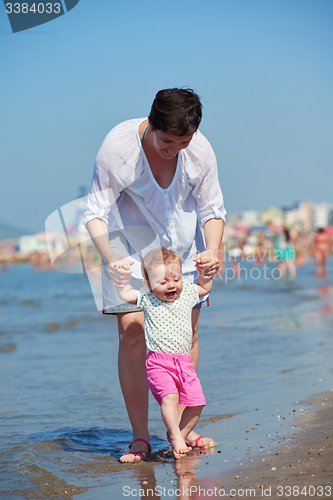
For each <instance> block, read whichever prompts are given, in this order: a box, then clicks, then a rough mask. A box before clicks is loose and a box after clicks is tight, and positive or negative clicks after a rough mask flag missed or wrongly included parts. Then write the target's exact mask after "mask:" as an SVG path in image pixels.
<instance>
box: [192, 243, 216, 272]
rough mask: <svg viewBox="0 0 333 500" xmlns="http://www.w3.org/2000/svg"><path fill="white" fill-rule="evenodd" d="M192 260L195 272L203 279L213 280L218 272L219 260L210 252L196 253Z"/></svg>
mask: <svg viewBox="0 0 333 500" xmlns="http://www.w3.org/2000/svg"><path fill="white" fill-rule="evenodd" d="M193 260H194V262H195V263H196V264H195V267H196V268H197V271H198V272H199V274H200V275H201V276H204V277H205V278H213V277H214V276H215V274H217V273H218V271H219V265H220V264H219V259H218V257H217V256H216V255H214V254H213V252H212V251H211V250H205V251H204V252H201V253H198V254H197V255H196V256H195V257H194V259H193Z"/></svg>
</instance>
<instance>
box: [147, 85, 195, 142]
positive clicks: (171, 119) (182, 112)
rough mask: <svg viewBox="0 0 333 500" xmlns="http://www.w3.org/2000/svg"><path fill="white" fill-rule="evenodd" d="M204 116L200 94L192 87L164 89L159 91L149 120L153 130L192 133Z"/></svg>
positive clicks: (183, 133) (173, 133)
mask: <svg viewBox="0 0 333 500" xmlns="http://www.w3.org/2000/svg"><path fill="white" fill-rule="evenodd" d="M201 117H202V105H201V102H200V98H199V96H198V95H197V94H196V93H195V92H194V91H193V90H192V89H177V88H175V89H164V90H160V91H159V92H157V94H156V96H155V99H154V102H153V104H152V107H151V110H150V115H149V117H148V118H149V121H150V125H151V129H152V130H160V131H161V132H167V133H169V134H172V135H178V136H182V135H191V134H194V132H195V131H196V130H197V129H198V127H199V124H200V122H201Z"/></svg>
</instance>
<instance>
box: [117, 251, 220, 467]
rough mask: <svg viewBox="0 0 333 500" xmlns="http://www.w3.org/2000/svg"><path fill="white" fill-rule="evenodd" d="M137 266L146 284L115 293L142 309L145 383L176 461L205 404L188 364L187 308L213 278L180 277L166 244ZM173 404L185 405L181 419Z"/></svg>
mask: <svg viewBox="0 0 333 500" xmlns="http://www.w3.org/2000/svg"><path fill="white" fill-rule="evenodd" d="M141 268H142V275H143V277H144V280H143V285H144V287H145V288H142V289H141V290H140V291H137V290H133V289H131V287H130V285H126V286H125V287H123V288H120V287H118V288H117V293H118V295H119V297H120V298H121V299H122V300H123V301H124V302H128V303H130V304H137V305H138V307H140V308H141V309H142V310H143V312H144V325H145V338H146V344H147V348H148V351H149V353H148V357H147V361H146V375H147V382H148V386H149V388H150V390H151V392H152V394H153V396H154V397H155V399H156V401H157V402H158V403H159V404H160V406H161V414H162V418H163V421H164V423H165V426H166V428H167V430H168V432H167V437H168V440H169V442H170V443H171V445H172V447H173V453H174V456H175V458H176V459H178V458H181V456H184V455H185V454H186V453H188V452H189V451H191V449H192V448H191V447H190V446H187V445H186V443H185V440H186V438H187V436H188V435H189V433H190V432H191V431H192V430H193V429H194V427H195V425H196V424H197V422H198V420H199V417H200V414H201V411H202V408H203V406H205V404H206V401H205V397H204V395H203V392H202V388H201V385H200V381H199V379H198V377H197V374H196V372H195V366H194V364H193V363H191V347H192V308H193V307H194V306H195V305H196V304H197V303H198V302H199V297H203V296H205V295H207V294H208V293H209V292H210V290H211V288H212V280H211V278H205V277H203V276H201V275H199V279H198V283H197V284H193V283H192V284H190V283H188V282H187V281H186V280H183V279H182V266H181V260H180V258H179V256H178V255H177V254H176V253H175V252H173V251H172V250H167V249H165V248H162V249H161V248H158V249H154V250H151V251H150V252H148V253H147V254H146V255H145V257H144V259H143V260H142V263H141ZM178 405H183V406H185V407H186V408H185V410H184V411H183V414H182V417H181V420H180V422H179V419H178Z"/></svg>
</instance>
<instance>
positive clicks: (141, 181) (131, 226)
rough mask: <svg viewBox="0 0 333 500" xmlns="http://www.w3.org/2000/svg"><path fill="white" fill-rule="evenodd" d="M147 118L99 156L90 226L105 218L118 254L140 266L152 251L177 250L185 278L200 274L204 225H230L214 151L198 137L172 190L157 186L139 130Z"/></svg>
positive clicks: (126, 125)
mask: <svg viewBox="0 0 333 500" xmlns="http://www.w3.org/2000/svg"><path fill="white" fill-rule="evenodd" d="M145 119H146V118H141V119H133V120H128V121H125V122H123V123H120V124H119V125H117V126H116V127H115V128H113V129H112V130H111V132H110V133H109V134H108V135H107V136H106V138H105V140H104V142H103V144H102V147H101V149H100V150H99V152H98V155H97V158H96V163H95V168H94V174H93V180H92V186H91V192H90V195H89V198H88V203H87V210H86V212H85V223H87V222H88V221H90V220H92V219H95V218H99V219H102V220H103V221H104V222H105V223H106V224H107V226H108V231H109V237H110V242H111V246H112V248H113V249H114V250H115V251H116V252H117V253H119V254H121V255H124V256H130V257H131V258H133V259H134V260H135V261H136V264H135V265H134V266H133V271H134V276H135V277H137V278H142V276H141V270H140V260H141V259H140V256H142V255H144V253H145V252H146V251H148V250H149V249H150V248H152V247H156V246H164V247H167V248H171V249H172V250H174V251H175V252H177V254H178V255H179V256H180V257H181V259H182V263H183V264H182V265H183V273H184V274H187V273H190V274H191V273H194V272H195V267H194V262H193V257H194V256H195V255H196V254H197V253H199V252H201V251H203V249H204V245H203V239H202V234H201V231H200V228H199V223H198V213H199V216H200V219H201V224H202V225H204V224H205V222H207V221H208V220H209V219H211V218H216V219H219V218H221V219H225V214H226V211H225V209H224V205H223V196H222V192H221V188H220V185H219V181H218V172H217V164H216V158H215V155H214V151H213V149H212V147H211V145H210V144H209V142H208V141H207V139H206V138H205V137H204V136H203V135H202V134H201V133H200V132H199V131H197V132H196V133H195V134H194V135H193V138H192V140H191V142H190V144H189V146H188V147H187V148H186V149H183V150H181V151H180V152H179V154H178V161H177V168H176V172H175V175H174V178H173V180H172V182H171V184H170V186H169V187H168V188H167V189H163V188H161V186H160V185H159V184H158V183H157V182H156V180H155V178H154V176H153V174H152V172H151V170H150V167H149V163H148V161H147V158H146V155H145V152H144V150H143V148H142V145H141V142H140V137H139V132H138V128H139V125H140V124H141V123H142V122H143V121H144V120H145Z"/></svg>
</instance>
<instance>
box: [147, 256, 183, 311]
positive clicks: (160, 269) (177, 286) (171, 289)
mask: <svg viewBox="0 0 333 500" xmlns="http://www.w3.org/2000/svg"><path fill="white" fill-rule="evenodd" d="M150 289H151V291H152V292H153V294H154V295H155V297H157V298H158V299H160V300H163V302H173V301H174V300H175V299H176V298H177V297H179V295H180V294H181V293H182V290H183V280H182V270H181V267H180V264H179V263H178V262H172V263H168V262H167V264H166V265H164V264H161V265H160V266H157V267H155V268H154V269H152V270H151V271H150Z"/></svg>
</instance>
